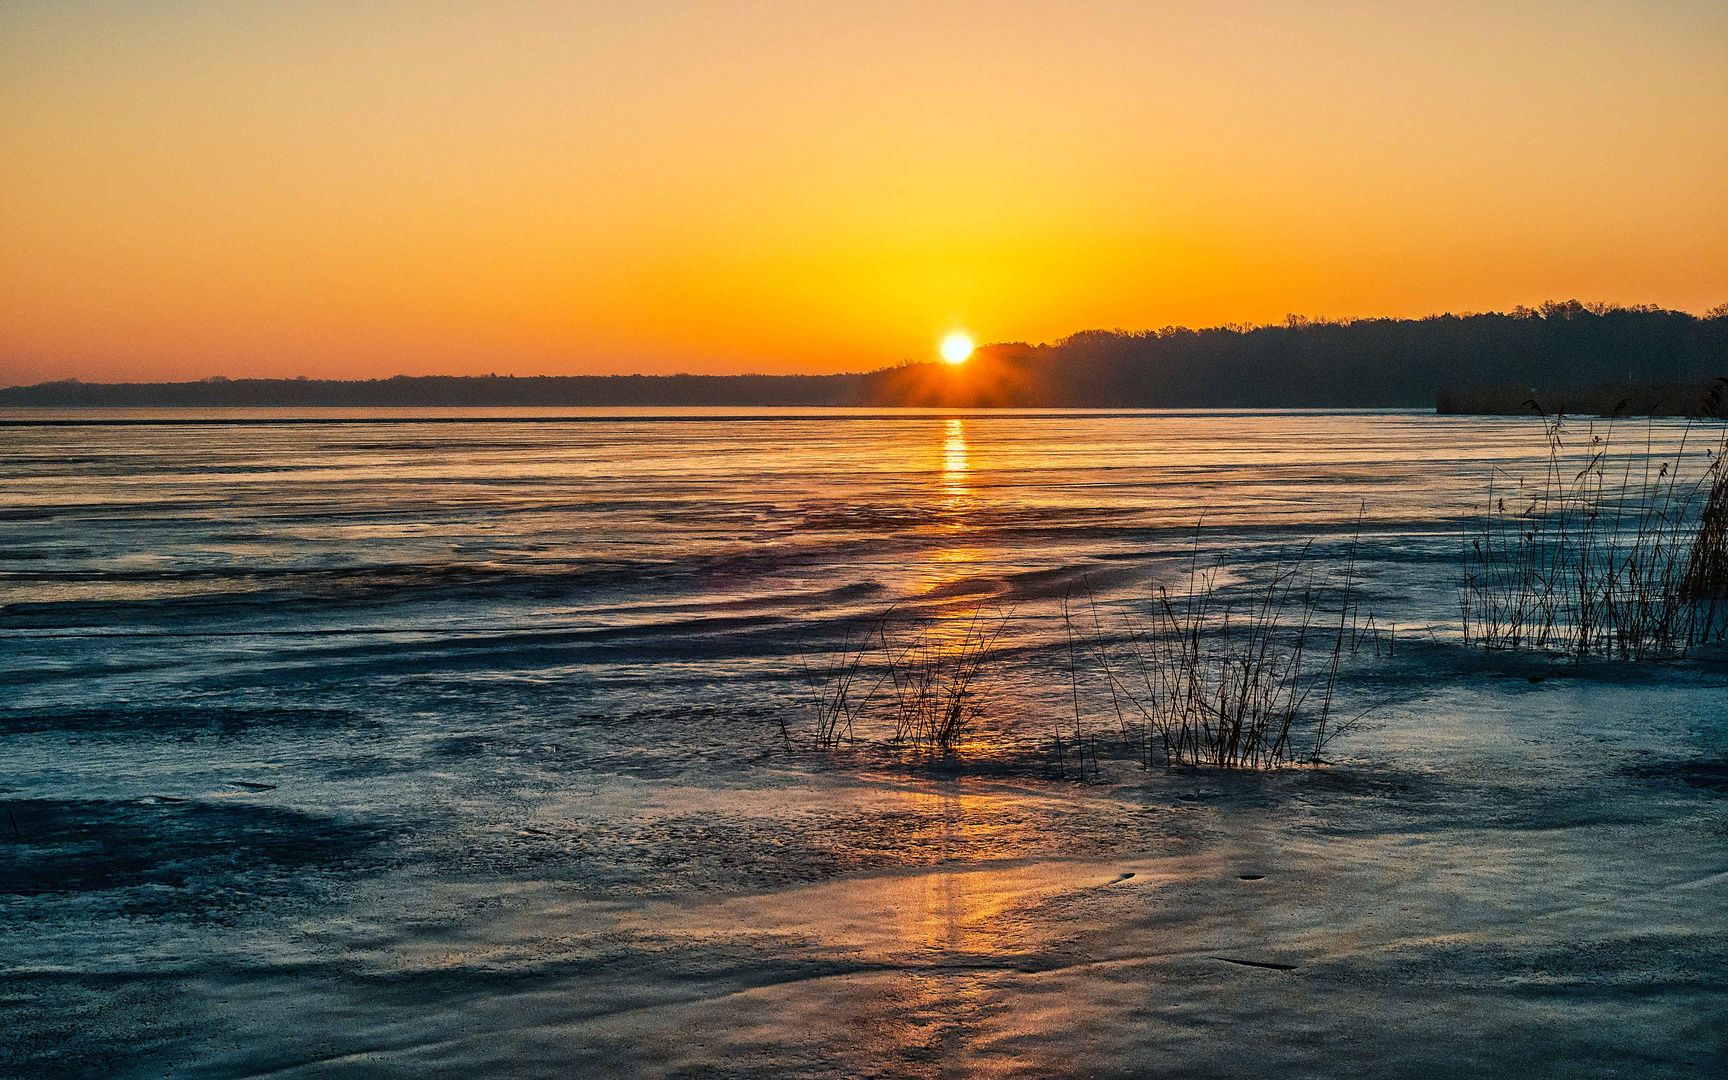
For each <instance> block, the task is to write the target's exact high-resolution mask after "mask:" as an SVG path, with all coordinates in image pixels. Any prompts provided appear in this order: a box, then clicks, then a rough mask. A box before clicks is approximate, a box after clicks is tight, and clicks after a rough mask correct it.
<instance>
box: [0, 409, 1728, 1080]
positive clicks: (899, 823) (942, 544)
mask: <svg viewBox="0 0 1728 1080" xmlns="http://www.w3.org/2000/svg"><path fill="white" fill-rule="evenodd" d="M1642 430H1643V428H1642V426H1640V432H1642ZM1652 430H1653V431H1654V432H1655V437H1656V438H1657V439H1658V440H1667V441H1668V442H1669V443H1672V442H1673V440H1674V439H1675V438H1676V437H1677V434H1678V431H1679V429H1678V428H1677V427H1674V426H1672V425H1660V424H1659V425H1657V426H1656V427H1655V428H1654V429H1652ZM0 446H3V448H4V453H3V454H0V477H3V483H0V588H3V589H4V600H3V603H4V607H3V608H0V686H4V688H5V690H4V697H3V699H0V762H4V767H3V769H0V786H4V788H5V790H4V791H3V792H0V799H3V800H4V803H5V807H6V810H7V813H8V818H7V819H6V820H4V821H0V851H3V852H4V862H0V868H3V873H0V1007H3V1008H0V1017H3V1020H4V1022H3V1024H0V1073H4V1074H5V1075H16V1076H20V1077H25V1076H28V1077H60V1076H116V1077H131V1076H137V1077H146V1076H186V1077H250V1076H280V1077H299V1076H416V1077H421V1076H462V1077H464V1078H471V1077H475V1076H490V1075H499V1076H559V1077H570V1076H613V1075H617V1076H716V1077H718V1076H741V1077H748V1076H763V1077H767V1076H785V1075H818V1076H820V1075H833V1076H871V1075H879V1076H972V1075H977V1076H1013V1075H1024V1076H1152V1075H1170V1076H1243V1075H1255V1074H1268V1073H1280V1072H1281V1073H1283V1074H1287V1075H1300V1076H1358V1075H1363V1074H1368V1075H1389V1076H1430V1075H1431V1076H1480V1075H1497V1074H1498V1075H1509V1076H1566V1077H1577V1076H1634V1075H1635V1076H1708V1075H1720V1074H1721V1073H1722V1072H1723V1071H1724V1068H1725V1066H1728V1053H1725V1047H1724V1035H1723V1033H1724V1031H1728V1007H1725V1006H1728V974H1725V972H1728V925H1725V923H1728V914H1725V913H1728V903H1725V899H1728V798H1725V797H1728V719H1725V717H1724V706H1725V705H1728V665H1724V664H1723V663H1721V662H1720V659H1719V658H1716V657H1712V656H1709V655H1702V656H1696V657H1694V658H1691V659H1689V660H1685V661H1679V662H1671V663H1661V664H1649V665H1627V664H1619V663H1611V662H1601V661H1593V662H1586V663H1572V662H1564V661H1555V660H1551V659H1549V658H1545V657H1531V656H1516V655H1483V654H1480V653H1470V652H1466V651H1465V650H1464V649H1463V648H1462V647H1461V646H1460V645H1459V643H1458V641H1457V640H1456V633H1455V626H1454V625H1453V623H1452V621H1451V620H1453V619H1454V618H1455V612H1456V608H1455V604H1456V594H1455V581H1456V558H1457V545H1458V543H1459V533H1458V527H1459V522H1460V521H1461V519H1462V517H1463V515H1465V514H1467V513H1469V512H1470V510H1471V509H1472V507H1473V506H1474V505H1475V500H1476V499H1477V498H1478V496H1479V494H1480V491H1481V490H1482V487H1483V482H1484V480H1485V477H1486V474H1487V471H1488V469H1489V468H1491V467H1500V468H1502V469H1505V470H1507V471H1508V473H1513V474H1515V473H1516V472H1518V471H1519V470H1520V469H1525V468H1529V469H1534V467H1535V466H1534V462H1535V460H1536V459H1537V458H1538V457H1539V456H1540V455H1541V454H1542V452H1543V450H1544V447H1543V444H1542V441H1541V434H1540V430H1539V429H1538V428H1536V427H1535V426H1534V425H1533V424H1528V423H1521V422H1520V421H1517V420H1512V419H1491V420H1477V419H1465V418H1451V417H1433V416H1416V415H1396V414H1394V415H1271V416H1267V415H1252V414H1225V415H1219V414H1200V415H1195V414H1188V415H1183V414H1176V415H1150V416H1144V415H1143V416H1109V417H1098V416H1085V415H1069V416H1040V417H1015V416H965V417H959V418H947V417H929V416H924V417H912V418H897V419H892V420H872V419H856V418H852V419H805V420H783V419H775V418H772V417H770V418H766V419H762V418H758V419H754V420H751V421H748V422H736V421H733V422H727V421H685V422H681V423H676V424H664V423H656V422H654V421H652V420H649V419H640V420H631V421H627V422H611V423H605V424H593V423H583V422H560V423H549V424H545V425H523V424H511V425H487V424H480V423H477V424H473V425H465V424H448V423H446V424H439V425H419V426H417V425H413V424H406V423H401V422H390V423H384V422H368V421H366V419H365V418H357V419H356V422H355V423H353V424H352V425H341V426H336V427H329V426H321V427H317V428H297V427H293V426H285V425H274V426H269V427H257V426H254V427H248V426H246V425H244V424H236V425H235V426H232V427H202V428H196V429H188V428H176V427H140V428H123V429H115V428H78V427H66V428H55V427H32V428H4V427H0ZM1363 501H1366V504H1367V509H1366V516H1365V524H1364V526H1363V528H1362V539H1361V542H1360V548H1359V551H1360V552H1361V572H1362V574H1363V577H1364V580H1365V587H1366V589H1367V601H1366V602H1367V604H1368V606H1370V607H1371V608H1372V609H1373V610H1374V612H1375V615H1376V619H1377V620H1378V621H1379V622H1380V623H1381V624H1382V625H1393V624H1395V625H1397V626H1398V627H1399V646H1398V651H1397V653H1396V654H1395V655H1393V656H1391V657H1387V656H1384V655H1382V656H1379V657H1375V656H1372V655H1371V654H1370V653H1363V654H1360V655H1359V656H1358V657H1356V658H1355V659H1354V660H1353V661H1352V663H1351V664H1350V665H1349V667H1348V670H1347V671H1346V676H1345V680H1344V685H1343V689H1342V691H1341V700H1342V701H1344V702H1346V703H1347V704H1348V705H1349V706H1350V708H1351V710H1352V711H1356V710H1357V709H1359V708H1367V707H1369V706H1374V708H1373V711H1372V712H1370V713H1369V714H1368V718H1367V719H1366V720H1365V721H1364V724H1363V726H1362V727H1361V728H1360V729H1359V730H1357V731H1356V732H1355V733H1353V734H1352V735H1351V736H1349V737H1348V738H1347V739H1346V740H1344V741H1342V742H1340V743H1338V744H1335V746H1334V748H1333V752H1332V754H1331V756H1332V757H1333V758H1334V759H1335V760H1334V761H1333V763H1332V764H1329V765H1327V766H1324V767H1319V768H1301V769H1288V770H1282V771H1279V772H1276V773H1273V774H1269V775H1248V774H1232V773H1218V772H1208V771H1203V770H1166V769H1163V768H1154V769H1151V770H1143V769H1141V768H1140V767H1139V766H1138V764H1137V763H1136V762H1135V761H1133V760H1132V759H1131V758H1130V757H1129V756H1127V755H1123V754H1117V753H1113V752H1112V751H1110V749H1109V732H1110V730H1111V728H1112V726H1113V725H1114V724H1115V718H1114V715H1113V714H1112V713H1110V712H1109V710H1108V707H1107V704H1106V702H1105V701H1104V699H1103V698H1102V697H1100V696H1099V695H1098V694H1097V693H1095V692H1093V691H1088V694H1087V697H1086V700H1085V703H1084V704H1085V709H1086V723H1087V724H1089V725H1091V726H1092V728H1093V730H1095V731H1097V732H1100V733H1102V734H1103V737H1104V739H1105V744H1106V749H1105V753H1104V754H1103V759H1104V760H1103V761H1102V763H1101V768H1100V772H1101V774H1102V775H1101V776H1099V777H1098V778H1097V780H1096V781H1095V782H1091V783H1084V784H1082V783H1079V782H1077V781H1075V780H1074V779H1072V778H1071V774H1070V778H1068V779H1063V778H1060V777H1059V776H1058V774H1057V771H1056V767H1055V764H1054V761H1053V759H1052V756H1051V754H1050V751H1049V731H1050V725H1051V723H1052V722H1055V721H1056V720H1058V719H1059V718H1060V717H1061V716H1062V715H1063V710H1064V709H1065V708H1068V707H1069V703H1068V700H1067V698H1066V697H1065V695H1066V694H1067V693H1068V684H1067V682H1066V681H1065V680H1066V678H1067V675H1066V673H1065V669H1064V667H1063V664H1064V663H1065V662H1067V654H1066V653H1065V652H1064V649H1063V647H1062V635H1061V632H1060V631H1061V628H1060V625H1059V622H1058V621H1057V619H1056V617H1055V604H1056V602H1057V601H1058V600H1059V599H1060V598H1061V597H1063V596H1064V595H1068V594H1070V593H1071V592H1072V591H1073V590H1074V589H1075V588H1077V587H1078V588H1084V589H1087V590H1090V592H1091V594H1092V595H1093V596H1095V597H1096V599H1097V603H1098V604H1099V606H1100V608H1101V609H1102V610H1103V611H1104V612H1105V613H1106V616H1107V617H1108V618H1117V617H1122V618H1126V617H1128V616H1130V615H1131V614H1132V613H1133V612H1134V611H1135V610H1137V607H1138V606H1139V605H1142V604H1143V603H1144V602H1145V600H1146V599H1147V597H1148V596H1149V595H1150V592H1151V590H1153V589H1154V588H1155V587H1156V586H1157V585H1159V584H1169V583H1174V582H1177V581H1179V580H1180V578H1181V574H1182V573H1183V569H1184V566H1185V565H1186V560H1187V558H1188V556H1189V553H1190V551H1191V550H1192V547H1193V545H1194V544H1195V542H1196V541H1195V534H1194V524H1195V520H1196V519H1197V518H1199V517H1200V516H1201V515H1202V514H1203V515H1204V518H1205V522H1206V527H1205V528H1204V529H1203V530H1202V534H1201V536H1202V539H1201V540H1200V541H1199V542H1200V544H1201V545H1203V547H1204V549H1205V550H1206V551H1207V552H1214V551H1216V552H1222V553H1224V554H1226V556H1227V557H1228V559H1229V560H1230V563H1229V571H1230V572H1231V573H1234V574H1239V575H1244V576H1251V575H1252V574H1253V572H1254V571H1255V568H1256V566H1263V565H1264V564H1265V563H1266V562H1267V561H1268V560H1270V559H1272V558H1274V557H1276V553H1277V552H1278V551H1280V550H1284V551H1288V550H1289V549H1290V547H1291V546H1292V545H1294V544H1298V543H1300V542H1302V541H1303V540H1305V539H1307V538H1309V537H1314V538H1315V540H1316V552H1317V554H1318V555H1319V556H1320V557H1325V558H1332V557H1336V556H1338V555H1339V554H1341V553H1342V552H1343V551H1344V549H1345V545H1347V544H1348V543H1349V540H1350V534H1351V532H1352V531H1353V529H1354V527H1355V526H1354V524H1353V523H1354V520H1355V518H1356V515H1357V513H1358V507H1359V506H1360V504H1361V503H1362V502H1363ZM980 600H989V601H991V602H993V603H997V604H1000V605H1001V606H1002V607H1003V608H1004V609H1011V610H1013V611H1014V613H1015V615H1014V617H1015V619H1016V620H1017V622H1016V628H1015V632H1014V647H1013V649H1012V650H1011V653H1010V655H1007V656H1004V657H1003V659H1002V660H1001V661H1000V663H999V664H997V665H996V666H995V667H994V668H993V669H991V671H990V673H989V675H988V678H987V679H986V681H985V684H984V685H983V687H982V688H981V692H980V698H979V701H980V705H981V706H982V707H983V708H984V710H985V722H984V723H983V725H982V727H981V730H980V733H979V735H978V737H977V738H976V739H975V740H974V742H973V743H972V744H971V745H969V746H968V747H967V748H966V749H964V750H963V751H962V753H961V754H960V755H958V757H956V758H953V759H942V760H930V759H928V758H923V757H920V756H918V755H913V754H909V753H905V752H899V751H894V750H891V749H889V748H885V747H882V746H880V745H876V744H874V743H872V742H870V741H869V740H866V741H865V742H864V743H862V744H860V745H858V746H854V747H848V748H843V749H841V750H840V751H837V752H834V753H821V752H817V751H814V750H812V749H809V748H808V746H807V745H805V744H803V743H796V742H795V746H794V749H792V750H791V751H788V750H787V749H786V748H785V746H784V744H783V742H782V740H781V734H780V726H779V722H780V720H781V719H782V718H790V719H791V723H792V724H793V726H794V729H795V730H796V729H798V728H799V727H800V726H801V725H806V724H807V723H808V722H809V716H808V713H809V709H808V705H807V698H808V692H807V690H806V688H805V686H804V683H803V671H804V666H803V665H804V664H805V662H806V660H807V658H808V657H809V656H811V655H814V656H815V657H816V658H817V662H818V663H820V658H821V656H822V655H823V650H825V649H830V648H834V647H837V646H838V645H839V644H840V643H841V642H842V641H843V640H844V639H845V638H846V636H847V635H848V634H856V633H857V632H858V631H859V629H860V627H861V626H863V625H867V624H868V621H869V619H870V618H872V617H873V616H874V615H876V614H879V613H880V612H881V611H883V610H884V609H885V608H887V607H888V606H889V605H890V604H898V605H900V606H901V609H902V610H907V611H913V612H917V613H919V616H920V617H928V618H931V619H937V620H940V619H942V618H946V617H950V616H955V617H957V616H960V615H963V614H964V613H966V612H969V611H971V610H972V607H973V605H975V604H976V603H977V602H978V601H980ZM865 728H866V730H865V731H864V732H863V734H866V735H871V734H875V733H879V730H878V729H875V728H871V727H870V725H869V724H868V723H867V724H866V725H865ZM14 827H15V828H16V832H15V833H14V831H13V830H14Z"/></svg>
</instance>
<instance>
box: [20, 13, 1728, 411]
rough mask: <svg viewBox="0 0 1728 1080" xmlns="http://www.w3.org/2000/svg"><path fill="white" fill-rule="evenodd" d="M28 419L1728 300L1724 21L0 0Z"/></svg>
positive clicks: (874, 363) (842, 366)
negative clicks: (360, 381) (256, 384)
mask: <svg viewBox="0 0 1728 1080" xmlns="http://www.w3.org/2000/svg"><path fill="white" fill-rule="evenodd" d="M0 162H3V166H0V385H5V384H13V383H23V382H35V381H41V380H47V379H58V378H80V379H84V380H86V381H125V380H147V379H151V380H153V379H195V378H203V377H206V376H210V375H225V376H228V377H233V378H239V377H280V376H298V375H305V376H310V377H313V378H371V377H386V376H390V375H395V374H486V373H489V372H497V373H499V374H505V373H512V374H517V375H538V374H552V375H558V374H610V373H624V372H638V371H640V372H674V371H692V372H716V373H732V372H745V371H757V372H776V373H778V372H829V371H855V370H867V369H871V368H876V367H880V366H883V365H886V364H893V363H897V362H899V361H902V360H908V359H910V360H926V359H934V358H935V355H936V349H937V347H938V343H939V342H940V341H941V339H942V338H943V337H944V336H945V335H947V334H949V333H951V332H953V331H956V330H962V331H965V332H968V333H970V334H971V335H972V336H974V337H975V338H977V339H978V340H980V341H1029V342H1041V341H1053V340H1056V339H1058V338H1060V337H1063V336H1065V335H1067V334H1070V333H1073V332H1075V331H1078V330H1083V329H1089V328H1112V327H1121V328H1128V329H1147V328H1158V327H1162V326H1166V325H1187V326H1210V325H1217V324H1220V323H1226V322H1251V323H1258V322H1271V321H1276V320H1281V319H1282V318H1283V317H1284V316H1285V315H1286V314H1288V313H1296V314H1302V315H1307V316H1311V317H1333V318H1346V317H1363V316H1376V315H1390V316H1421V315H1426V314H1431V313H1436V312H1443V311H1453V312H1462V311H1481V310H1506V309H1510V308H1511V307H1513V306H1515V305H1518V304H1528V305H1532V306H1534V305H1535V304H1538V303H1540V302H1542V301H1544V300H1550V299H1568V298H1578V299H1582V300H1587V301H1591V300H1600V301H1610V302H1621V303H1655V304H1660V305H1663V306H1665V307H1672V308H1679V309H1682V310H1688V311H1693V312H1700V313H1701V312H1703V311H1704V310H1706V309H1709V308H1711V307H1714V306H1715V305H1718V304H1721V303H1724V302H1728V4H1722V3H1720V2H1714V0H1713V2H1708V3H1705V2H1677V0H1676V2H1667V3H1663V2H1651V3H1642V4H1633V3H1606V2H1594V3H1592V2H1573V3H1549V4H1544V3H1526V4H1519V3H1515V2H1510V0H1501V2H1494V3H1489V2H1473V0H1459V2H1452V3H1434V2H1426V0H1404V2H1398V3H1392V2H1384V3H1349V2H1330V3H1301V2H1289V3H1278V4H1273V3H1254V2H1248V0H1210V2H1207V3H1144V2H1142V3H1126V2H1115V0H1070V2H1067V3H1058V2H1049V3H1016V2H1013V0H995V2H991V3H956V2H946V0H918V2H915V3H838V2H836V3H817V2H804V3H769V2H756V0H730V2H727V3H710V2H699V0H686V2H682V3H664V2H658V0H628V2H613V0H595V2H590V3H501V4H483V3H465V4H456V3H449V4H446V3H439V2H434V0H422V2H417V3H371V2H366V0H342V2H333V3H314V2H296V0H274V2H272V3H269V4H259V3H253V2H245V3H192V2H176V0H157V2H153V3H148V4H139V3H135V2H105V0H86V2H80V3H37V2H28V0H25V2H19V0H0Z"/></svg>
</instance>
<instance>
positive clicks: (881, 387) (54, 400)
mask: <svg viewBox="0 0 1728 1080" xmlns="http://www.w3.org/2000/svg"><path fill="white" fill-rule="evenodd" d="M1725 374H1728V305H1724V306H1723V307H1720V308H1717V309H1715V310H1713V311H1712V312H1710V313H1709V314H1708V315H1706V316H1704V317H1702V318H1700V317H1698V316H1694V315H1690V314H1687V313H1686V312H1682V311H1666V310H1663V309H1661V308H1656V307H1649V306H1645V307H1615V306H1608V305H1599V304H1581V303H1579V302H1577V301H1567V302H1565V303H1550V304H1544V305H1542V307H1540V308H1537V309H1530V308H1518V309H1516V310H1514V311H1512V312H1507V313H1488V314H1470V315H1435V316H1430V317H1428V318H1423V319H1353V320H1348V321H1339V322H1330V321H1316V320H1308V319H1302V318H1299V317H1296V316H1292V317H1290V318H1289V319H1288V320H1287V321H1286V322H1284V323H1282V324H1278V325H1273V326H1221V327H1214V328H1212V329H1207V330H1189V329H1185V328H1181V327H1168V328H1166V329H1163V330H1156V331H1143V332H1126V331H1120V330H1088V331H1085V332H1083V333H1079V334H1074V335H1073V336H1071V337H1068V338H1064V339H1063V340H1061V341H1058V342H1056V343H1054V344H1048V345H1027V344H999V345H990V346H986V347H984V348H981V349H979V350H978V352H977V353H975V354H974V356H973V358H972V359H971V360H970V361H968V362H967V363H966V364H964V365H960V366H958V367H950V366H948V365H944V364H939V363H915V364H903V365H901V366H899V367H892V368H883V369H881V370H878V371H873V372H869V373H866V374H858V375H732V376H717V375H669V376H647V375H625V376H570V377H541V378H514V377H510V376H480V377H472V378H462V377H448V376H432V377H418V378H411V377H406V376H398V377H396V378H392V379H375V380H367V381H326V380H309V379H233V380H227V379H209V380H205V381H203V382H190V383H109V384H94V383H80V382H72V381H67V382H54V383H41V384H38V385H36V386H27V387H12V388H10V389H6V390H0V406H56V407H61V408H75V407H91V406H131V407H171V406H353V407H364V406H402V405H410V406H414V405H417V406H510V405H517V406H581V405H735V406H745V405H804V406H812V405H926V406H947V407H966V406H984V407H991V406H1002V407H1009V406H1013V407H1088V406H1090V407H1105V408H1110V407H1165V408H1208V407H1247V408H1262V407H1312V408H1351V407H1362V408H1368V407H1395V406H1411V407H1427V406H1436V405H1437V406H1438V407H1439V408H1440V409H1441V411H1466V410H1468V411H1491V412H1499V411H1514V410H1515V409H1517V408H1521V407H1523V406H1522V402H1523V401H1524V400H1526V399H1528V398H1531V397H1535V398H1536V399H1537V400H1539V401H1540V400H1543V399H1544V398H1547V399H1549V400H1560V399H1561V398H1563V397H1564V396H1565V395H1566V394H1567V393H1568V392H1571V393H1573V394H1574V396H1577V397H1579V399H1580V400H1582V399H1583V396H1584V395H1582V394H1579V393H1578V392H1577V391H1578V390H1579V389H1580V388H1584V387H1596V388H1597V392H1596V394H1595V396H1600V394H1601V393H1609V392H1610V391H1606V390H1602V389H1601V388H1603V387H1608V386H1623V387H1631V388H1643V391H1642V392H1644V397H1643V398H1640V399H1639V400H1640V401H1644V400H1646V399H1648V400H1651V401H1656V402H1658V407H1665V408H1668V409H1669V410H1670V411H1685V408H1684V407H1677V406H1675V405H1674V404H1673V403H1672V402H1668V403H1667V404H1666V405H1665V406H1664V405H1661V402H1664V401H1666V397H1665V396H1664V395H1670V396H1671V393H1670V392H1669V391H1664V390H1662V389H1661V387H1662V386H1670V387H1678V388H1680V389H1679V390H1677V391H1673V392H1677V393H1682V394H1685V393H1690V392H1691V390H1690V389H1687V388H1689V387H1695V386H1701V385H1703V384H1705V383H1707V382H1708V381H1709V380H1711V379H1713V378H1716V377H1718V376H1721V375H1725ZM1633 396H1635V395H1633ZM1512 399H1516V401H1513V400H1512ZM1592 400H1593V398H1592ZM1632 411H1637V410H1636V409H1634V410H1632Z"/></svg>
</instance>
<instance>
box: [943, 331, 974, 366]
mask: <svg viewBox="0 0 1728 1080" xmlns="http://www.w3.org/2000/svg"><path fill="white" fill-rule="evenodd" d="M971 355H972V339H971V338H969V337H967V336H966V335H965V334H949V335H948V336H947V337H945V338H943V339H942V359H943V360H946V361H947V362H948V363H950V364H964V363H965V362H966V358H967V357H968V356H971Z"/></svg>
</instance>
